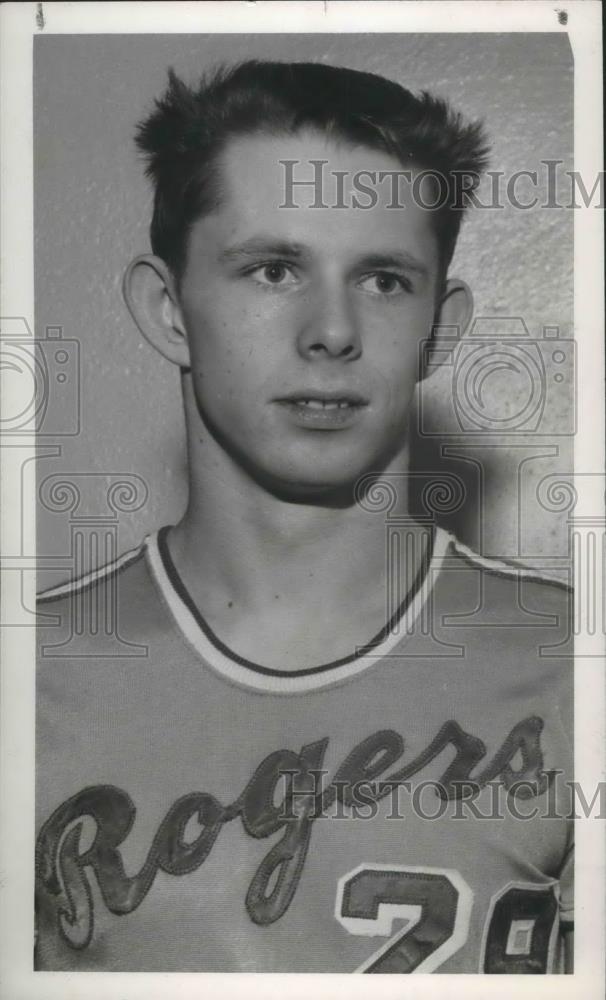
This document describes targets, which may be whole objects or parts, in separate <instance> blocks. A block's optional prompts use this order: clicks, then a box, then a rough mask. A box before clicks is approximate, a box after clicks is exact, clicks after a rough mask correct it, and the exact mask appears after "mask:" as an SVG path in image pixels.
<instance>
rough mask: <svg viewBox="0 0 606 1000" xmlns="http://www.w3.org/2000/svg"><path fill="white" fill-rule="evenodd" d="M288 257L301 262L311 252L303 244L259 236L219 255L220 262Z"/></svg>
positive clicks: (228, 248) (229, 248)
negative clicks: (252, 258)
mask: <svg viewBox="0 0 606 1000" xmlns="http://www.w3.org/2000/svg"><path fill="white" fill-rule="evenodd" d="M263 256H268V257H288V258H290V259H295V260H300V259H301V258H303V257H306V256H310V254H309V251H308V250H307V248H306V247H305V246H303V244H302V243H293V242H291V241H290V240H276V239H273V238H271V237H264V236H258V237H254V238H253V239H250V240H245V241H244V243H237V244H235V245H234V246H231V247H227V248H226V249H225V250H222V251H221V253H220V254H219V260H220V261H231V260H240V259H242V258H246V257H263Z"/></svg>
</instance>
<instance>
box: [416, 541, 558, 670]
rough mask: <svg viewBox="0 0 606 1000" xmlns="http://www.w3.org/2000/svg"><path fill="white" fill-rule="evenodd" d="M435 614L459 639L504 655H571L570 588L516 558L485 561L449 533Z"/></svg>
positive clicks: (437, 589)
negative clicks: (513, 559)
mask: <svg viewBox="0 0 606 1000" xmlns="http://www.w3.org/2000/svg"><path fill="white" fill-rule="evenodd" d="M435 589H436V605H437V612H438V614H439V615H440V619H441V621H442V622H443V624H444V625H445V626H447V627H449V628H451V629H452V630H453V631H456V633H457V635H458V637H459V639H461V638H463V636H465V641H466V642H467V641H473V642H474V643H476V644H477V643H481V644H482V645H483V646H484V647H485V648H486V649H487V650H489V649H490V648H493V649H495V650H496V649H497V648H498V649H499V650H501V651H502V652H504V653H506V654H507V658H508V659H510V658H515V657H516V656H520V655H522V654H524V656H525V657H526V656H527V655H528V654H531V653H534V654H536V656H537V657H539V659H541V660H544V659H551V658H553V657H557V658H558V659H562V658H568V659H570V657H571V656H572V622H573V608H572V589H571V588H570V587H569V586H568V585H567V584H566V583H565V582H563V581H561V580H557V579H553V578H550V577H546V576H543V575H542V574H541V573H540V572H539V571H537V570H536V569H534V568H533V567H530V566H526V565H524V564H523V563H521V562H513V561H512V562H510V561H507V560H500V559H499V560H497V559H489V558H485V557H484V556H481V555H479V554H478V553H477V552H474V551H473V549H470V548H469V547H468V546H466V545H463V544H462V543H460V542H459V541H458V540H457V539H456V538H455V537H454V536H452V535H450V536H449V542H448V545H447V547H446V550H445V555H444V558H443V560H442V564H441V571H440V574H439V577H438V580H437V583H436V587H435Z"/></svg>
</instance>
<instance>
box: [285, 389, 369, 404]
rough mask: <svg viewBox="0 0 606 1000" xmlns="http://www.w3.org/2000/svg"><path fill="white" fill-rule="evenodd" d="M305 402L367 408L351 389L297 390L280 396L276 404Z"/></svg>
mask: <svg viewBox="0 0 606 1000" xmlns="http://www.w3.org/2000/svg"><path fill="white" fill-rule="evenodd" d="M305 400H314V401H317V402H319V403H340V402H344V403H346V404H348V405H349V406H352V407H354V406H368V400H367V399H366V398H365V397H364V396H362V395H361V394H360V393H359V392H356V391H355V390H353V389H347V388H345V387H344V388H342V389H312V388H309V389H307V388H305V389H297V390H296V391H295V392H290V393H288V395H286V396H280V397H279V398H278V399H276V403H303V402H304V401H305Z"/></svg>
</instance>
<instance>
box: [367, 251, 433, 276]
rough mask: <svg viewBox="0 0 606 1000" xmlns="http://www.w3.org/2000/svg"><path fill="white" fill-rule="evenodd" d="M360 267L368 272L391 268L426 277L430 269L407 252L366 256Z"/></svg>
mask: <svg viewBox="0 0 606 1000" xmlns="http://www.w3.org/2000/svg"><path fill="white" fill-rule="evenodd" d="M357 266H358V267H360V268H362V269H368V270H376V271H380V270H388V269H389V268H392V267H396V268H401V269H402V270H403V271H413V272H414V273H415V274H419V275H421V276H422V277H425V276H426V275H427V274H428V268H427V267H426V265H425V264H423V263H422V262H421V261H420V260H418V258H417V257H414V256H413V255H412V254H410V253H407V252H405V251H397V250H394V251H390V252H389V253H371V254H365V255H364V256H363V257H362V258H361V259H360V260H359V261H358V265H357Z"/></svg>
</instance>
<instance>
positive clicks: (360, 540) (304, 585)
mask: <svg viewBox="0 0 606 1000" xmlns="http://www.w3.org/2000/svg"><path fill="white" fill-rule="evenodd" d="M187 397H188V393H187V392H186V418H187V427H188V451H189V481H190V496H189V502H188V506H187V510H186V512H185V515H184V517H183V519H182V520H181V522H180V523H179V524H178V525H177V526H176V527H175V528H174V529H172V531H171V533H170V537H169V547H170V550H171V554H172V556H173V559H174V561H175V564H176V566H177V568H178V570H179V572H180V574H181V575H182V577H183V579H184V582H185V584H186V586H187V587H188V589H189V590H190V593H191V594H192V597H193V598H194V600H196V601H199V602H200V604H201V605H202V606H204V607H209V605H214V604H216V603H218V602H222V601H224V600H225V601H227V600H228V599H229V600H235V601H237V603H238V604H239V605H246V606H248V607H250V608H251V609H254V608H255V606H256V605H262V604H264V603H266V602H267V601H269V600H271V599H273V597H274V596H275V594H276V593H282V594H290V595H291V596H292V598H293V600H294V599H297V597H298V596H300V599H301V600H302V601H303V602H304V601H305V594H306V593H307V592H308V591H309V588H310V587H313V589H314V592H315V594H316V600H317V595H318V594H319V593H320V594H321V593H322V592H324V591H325V592H326V594H327V595H338V594H340V593H342V591H343V586H344V585H345V586H347V588H348V589H349V590H350V591H351V588H352V586H355V583H352V581H359V586H360V590H361V592H362V591H364V590H366V591H368V588H369V586H370V587H373V585H379V586H380V585H381V584H382V583H384V581H385V573H386V566H385V540H386V510H385V509H384V508H383V509H379V510H377V509H376V508H374V507H373V504H372V501H371V497H372V493H370V494H368V495H367V496H368V502H366V501H364V500H362V502H359V501H357V500H356V499H355V498H354V497H353V489H352V490H351V496H350V498H349V501H347V499H345V500H344V498H343V496H342V495H341V496H340V497H339V498H338V500H336V498H335V497H334V496H329V495H316V496H313V497H308V498H301V497H297V498H291V499H285V498H284V497H281V496H277V495H275V494H274V493H272V492H270V491H268V490H267V489H265V488H264V487H263V486H261V485H260V484H259V483H257V482H256V481H255V480H254V479H253V478H252V477H251V476H250V475H248V473H247V472H246V471H245V470H243V469H242V468H241V467H240V466H239V465H238V463H237V462H236V461H235V460H234V459H232V458H231V457H230V456H229V455H228V454H226V452H225V450H224V449H223V448H222V447H221V445H219V444H218V443H217V441H216V440H215V439H214V437H213V436H212V435H211V434H210V433H209V432H208V431H207V429H206V428H205V427H204V425H203V423H202V422H201V420H200V417H199V415H198V413H197V410H196V412H195V413H193V414H192V412H191V410H192V408H191V406H190V405H188V398H187ZM189 403H191V400H189ZM407 465H408V453H407V451H404V452H402V453H400V454H399V455H398V456H397V459H396V460H394V462H393V463H392V464H391V465H390V466H389V468H387V469H385V470H384V471H383V472H382V473H381V476H380V477H379V481H381V482H382V481H385V480H387V481H388V482H389V480H390V477H392V478H391V482H390V483H389V485H390V486H391V487H392V489H393V495H394V499H393V504H390V509H389V513H390V517H394V516H395V517H398V519H401V520H403V521H406V520H408V507H407V503H408V501H407V488H406V478H405V473H406V471H407ZM376 489H377V492H378V491H380V489H381V487H380V485H379V483H377V487H376ZM385 506H387V505H385ZM410 527H411V530H415V528H416V526H414V524H413V522H412V520H411V521H410ZM409 569H410V568H409Z"/></svg>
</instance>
